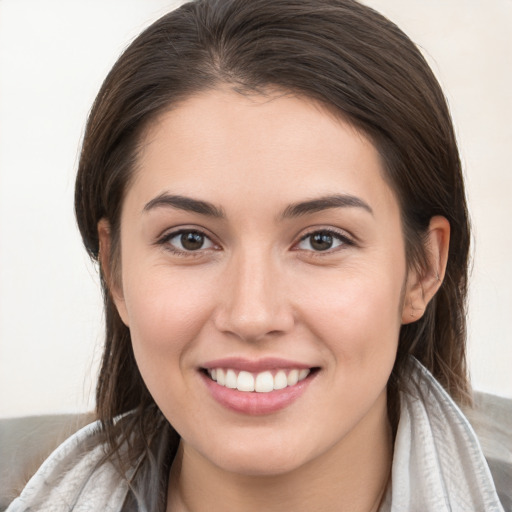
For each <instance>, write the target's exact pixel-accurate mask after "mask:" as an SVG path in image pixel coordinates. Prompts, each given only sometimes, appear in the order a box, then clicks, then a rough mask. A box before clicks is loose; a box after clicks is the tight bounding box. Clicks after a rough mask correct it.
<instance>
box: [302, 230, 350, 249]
mask: <svg viewBox="0 0 512 512" xmlns="http://www.w3.org/2000/svg"><path fill="white" fill-rule="evenodd" d="M344 245H353V242H352V241H351V240H350V239H349V238H347V237H346V236H343V235H342V234H340V233H337V232H335V231H315V232H314V233H309V234H308V235H306V236H304V237H303V238H302V240H301V241H300V242H299V244H298V246H297V247H298V249H300V250H303V251H304V250H305V251H313V252H325V251H329V250H330V249H337V248H338V247H341V246H344Z"/></svg>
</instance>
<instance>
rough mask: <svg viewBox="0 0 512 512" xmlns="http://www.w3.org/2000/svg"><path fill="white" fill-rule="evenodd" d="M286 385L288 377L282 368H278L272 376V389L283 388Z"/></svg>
mask: <svg viewBox="0 0 512 512" xmlns="http://www.w3.org/2000/svg"><path fill="white" fill-rule="evenodd" d="M286 386H288V379H287V378H286V373H285V372H284V371H283V370H279V371H278V372H277V373H276V376H275V377H274V389H284V388H285V387H286Z"/></svg>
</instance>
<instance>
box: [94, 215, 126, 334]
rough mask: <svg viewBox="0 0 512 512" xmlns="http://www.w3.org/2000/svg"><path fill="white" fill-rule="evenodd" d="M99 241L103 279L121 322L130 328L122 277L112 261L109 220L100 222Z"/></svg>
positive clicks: (99, 259)
mask: <svg viewBox="0 0 512 512" xmlns="http://www.w3.org/2000/svg"><path fill="white" fill-rule="evenodd" d="M98 239H99V245H100V248H99V254H98V261H99V264H100V268H101V272H102V275H103V279H104V280H105V282H106V283H107V287H108V290H109V292H110V296H111V297H112V300H113V301H114V303H115V305H116V308H117V311H118V313H119V316H120V317H121V320H122V321H123V322H124V324H125V325H127V326H128V315H127V312H126V303H125V300H124V295H123V287H122V283H121V276H120V275H118V274H119V272H118V269H117V268H116V266H113V264H112V261H111V230H110V223H109V222H108V220H107V219H104V218H103V219H101V220H100V221H99V222H98Z"/></svg>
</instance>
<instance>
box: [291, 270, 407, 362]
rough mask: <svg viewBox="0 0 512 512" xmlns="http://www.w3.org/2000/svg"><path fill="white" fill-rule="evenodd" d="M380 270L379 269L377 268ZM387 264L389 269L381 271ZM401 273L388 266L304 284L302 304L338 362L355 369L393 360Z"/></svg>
mask: <svg viewBox="0 0 512 512" xmlns="http://www.w3.org/2000/svg"><path fill="white" fill-rule="evenodd" d="M379 268H380V269H381V270H380V271H378V270H376V269H379ZM382 269H387V270H388V271H387V272H386V271H382ZM402 280H403V276H402V275H401V274H400V273H399V272H398V271H397V270H393V269H392V268H391V267H386V266H380V267H377V266H375V267H368V268H359V269H357V270H350V271H349V270H347V269H345V271H341V272H337V270H333V272H332V273H330V274H326V275H325V276H324V277H323V278H322V279H318V277H317V279H316V280H315V286H312V285H311V283H309V284H308V283H303V288H304V289H306V290H308V293H307V294H304V295H303V299H302V302H301V309H302V311H304V312H305V313H304V315H303V316H304V317H306V318H307V322H308V326H309V329H310V330H312V331H314V333H315V335H316V337H317V338H318V339H321V340H324V342H325V345H326V347H328V349H329V350H330V352H331V353H332V355H333V356H334V358H335V359H336V364H339V365H347V366H348V365H349V364H350V365H351V366H353V367H354V368H357V367H358V366H360V367H361V366H365V365H368V364H378V360H379V358H380V360H381V361H383V360H386V359H387V358H391V359H394V357H395V353H396V348H397V343H398V336H399V332H400V326H401V290H402Z"/></svg>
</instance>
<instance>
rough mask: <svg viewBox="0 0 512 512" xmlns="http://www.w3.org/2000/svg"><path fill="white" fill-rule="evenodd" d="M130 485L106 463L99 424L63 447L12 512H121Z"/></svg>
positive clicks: (20, 498)
mask: <svg viewBox="0 0 512 512" xmlns="http://www.w3.org/2000/svg"><path fill="white" fill-rule="evenodd" d="M127 485H128V484H127V483H126V480H125V479H124V478H123V477H122V475H121V474H120V473H119V472H118V471H117V470H116V468H115V467H114V466H113V465H112V464H110V463H109V462H108V460H106V457H105V445H104V442H103V436H102V435H101V431H100V426H99V423H98V422H95V423H92V424H90V425H87V426H86V427H84V428H82V429H81V430H79V431H78V432H77V433H75V434H74V435H73V436H71V437H70V438H68V439H67V440H66V441H65V442H64V443H62V444H61V445H60V446H59V447H58V448H57V449H56V450H55V451H54V452H53V453H52V454H51V455H50V457H48V459H47V460H46V461H45V462H44V463H43V465H42V466H41V467H40V468H39V470H38V471H37V472H36V474H35V475H34V476H33V477H32V478H31V479H30V481H29V482H28V484H27V485H26V487H25V488H24V489H23V491H22V493H21V495H20V496H19V497H18V498H17V499H16V500H14V501H13V502H12V503H11V505H10V506H9V508H8V509H7V511H8V512H21V511H28V510H38V511H50V510H51V511H52V512H60V511H69V510H73V511H76V512H78V511H82V510H84V511H85V510H104V511H117V510H119V509H120V506H121V504H122V503H123V501H124V498H125V496H126V493H127V490H128V488H127Z"/></svg>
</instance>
